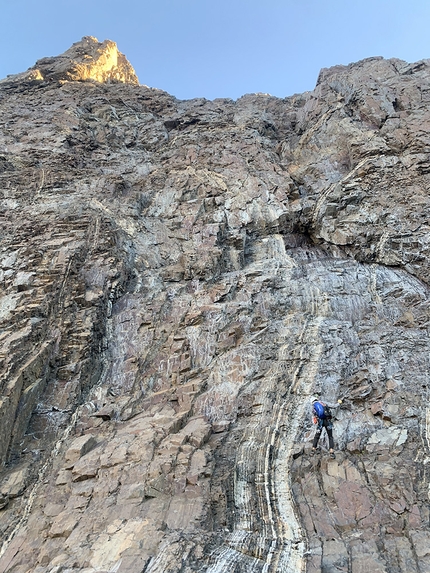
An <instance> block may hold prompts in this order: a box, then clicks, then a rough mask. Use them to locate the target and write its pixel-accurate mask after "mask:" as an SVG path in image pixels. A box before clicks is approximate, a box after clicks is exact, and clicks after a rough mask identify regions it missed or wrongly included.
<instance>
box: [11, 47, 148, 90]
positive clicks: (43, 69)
mask: <svg viewBox="0 0 430 573" xmlns="http://www.w3.org/2000/svg"><path fill="white" fill-rule="evenodd" d="M23 80H24V81H28V80H30V81H31V80H35V81H39V80H40V81H43V80H50V81H54V80H55V81H64V80H65V81H87V80H93V81H96V82H100V83H111V82H119V83H124V84H136V85H138V84H139V80H138V78H137V76H136V73H135V71H134V69H133V66H132V65H131V64H130V62H129V61H128V60H127V58H126V57H125V56H124V54H122V53H121V52H120V51H119V50H118V47H117V45H116V43H115V42H112V41H111V40H105V41H104V42H99V41H98V40H97V38H94V37H93V36H84V37H83V38H82V40H81V41H80V42H76V43H75V44H73V45H72V46H71V47H70V48H69V49H68V50H66V51H65V52H64V53H63V54H60V55H59V56H53V57H49V58H42V59H40V60H37V62H36V63H35V65H34V66H33V67H32V68H30V69H28V70H27V71H26V72H23V73H21V74H16V75H12V76H8V77H7V78H6V79H5V80H3V82H11V81H12V82H15V81H23Z"/></svg>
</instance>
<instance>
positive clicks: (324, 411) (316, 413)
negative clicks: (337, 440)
mask: <svg viewBox="0 0 430 573" xmlns="http://www.w3.org/2000/svg"><path fill="white" fill-rule="evenodd" d="M339 402H340V401H339ZM312 421H313V423H314V424H317V429H316V432H315V436H314V441H313V443H312V454H314V453H315V452H316V451H317V445H318V441H319V439H320V437H321V432H322V430H323V428H325V431H326V432H327V436H328V443H329V448H330V450H329V453H330V457H332V458H335V457H336V456H335V453H334V440H333V422H332V414H331V411H330V408H329V407H328V406H327V404H324V402H321V401H320V400H318V398H314V399H313V400H312Z"/></svg>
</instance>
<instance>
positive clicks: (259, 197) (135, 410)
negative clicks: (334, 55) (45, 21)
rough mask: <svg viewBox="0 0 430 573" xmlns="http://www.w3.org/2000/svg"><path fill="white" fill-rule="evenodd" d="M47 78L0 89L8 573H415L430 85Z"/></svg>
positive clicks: (417, 79)
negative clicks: (239, 93)
mask: <svg viewBox="0 0 430 573" xmlns="http://www.w3.org/2000/svg"><path fill="white" fill-rule="evenodd" d="M89 43H90V44H92V41H89ZM105 44H106V45H108V43H106V42H105V43H104V44H103V45H105ZM72 49H75V48H72ZM66 53H67V52H66ZM60 63H61V58H60V61H59V62H55V61H51V62H50V64H49V66H50V69H51V70H56V69H58V66H60ZM39 68H40V69H42V66H38V69H39ZM52 73H53V75H52V76H51V77H52V81H49V82H48V81H39V82H37V81H36V82H31V81H27V80H26V81H23V80H22V78H21V79H19V78H17V79H16V81H6V82H4V83H3V84H1V87H0V98H1V99H0V107H1V110H2V113H1V116H0V117H1V119H0V122H1V125H0V149H1V151H0V154H1V156H0V182H1V187H0V188H1V190H2V198H1V200H0V206H1V213H0V215H1V225H2V227H1V228H2V243H1V249H2V251H1V254H0V268H1V270H0V279H1V281H2V285H3V292H2V298H1V299H0V318H1V321H2V324H1V333H0V336H1V340H2V361H1V364H0V367H1V369H2V380H3V382H2V387H1V403H0V426H1V433H2V435H3V436H5V437H6V439H5V440H4V441H2V446H1V450H0V455H1V459H2V462H3V469H2V473H1V481H0V494H1V495H0V508H2V509H1V517H2V519H1V520H0V530H1V532H2V538H3V540H4V542H3V546H2V550H1V557H0V571H4V572H11V573H12V572H13V573H21V572H22V573H26V572H29V571H32V572H33V571H34V572H35V573H36V572H37V573H44V572H53V571H63V572H68V573H71V572H73V571H85V572H86V573H91V572H100V571H118V572H134V571H145V572H146V573H150V572H151V573H155V572H160V573H161V572H165V571H169V572H172V573H173V572H177V573H179V572H181V573H191V572H192V571H206V572H208V573H209V572H210V573H216V572H221V571H223V572H224V571H236V572H239V571H254V572H258V571H261V572H269V571H273V572H275V571H276V572H278V571H285V572H289V571H291V572H292V571H294V572H297V571H307V572H312V571H326V572H331V571H345V572H351V573H359V572H362V571H365V570H366V571H367V570H372V571H376V572H386V573H389V572H390V573H391V572H393V573H394V572H396V573H397V572H399V571H402V572H408V573H409V572H417V573H423V572H424V571H428V570H429V568H430V551H429V547H430V545H429V539H430V534H429V526H428V523H429V514H428V488H429V475H428V471H427V467H428V459H429V443H428V435H429V413H428V408H427V399H428V355H429V349H430V342H429V338H428V327H429V316H430V307H429V286H428V269H427V266H428V256H427V250H428V244H429V226H428V220H429V217H428V215H429V198H428V191H427V190H428V186H429V174H428V170H427V169H426V162H427V159H428V157H427V155H428V149H427V147H428V142H427V139H428V129H427V123H428V122H429V111H428V102H427V98H428V94H429V87H428V86H429V78H430V62H428V61H423V62H419V63H418V64H413V65H409V64H406V63H405V62H401V61H399V60H383V59H382V58H372V59H369V60H365V61H363V62H359V63H358V64H352V65H350V66H348V67H341V66H339V67H336V68H332V69H330V70H323V71H322V72H321V74H320V77H319V79H318V83H317V87H316V89H315V90H314V91H313V92H309V93H305V94H303V95H296V96H293V97H291V98H286V99H283V100H282V99H277V98H274V97H271V96H267V95H247V96H244V97H243V98H240V99H239V100H237V101H231V100H225V99H222V100H221V99H220V100H214V101H206V100H203V99H198V100H192V101H178V100H176V99H175V98H173V97H171V96H169V95H168V94H166V93H164V92H162V91H160V90H155V89H150V88H147V87H145V86H139V85H135V84H134V83H133V82H131V83H125V84H119V83H102V82H101V81H99V80H100V79H102V81H103V82H104V81H105V79H106V78H104V79H103V78H100V77H93V80H96V81H92V82H81V81H76V80H78V79H85V78H81V77H79V78H76V77H73V76H68V77H67V78H65V77H64V76H61V77H57V76H56V75H55V73H56V72H54V71H53V72H52ZM41 74H42V75H43V72H41ZM45 74H46V72H45ZM43 77H44V78H45V77H46V76H45V75H43ZM315 394H319V395H321V396H322V397H323V398H324V399H325V400H326V401H327V402H328V403H330V404H332V405H333V406H336V405H337V401H338V400H341V401H342V403H341V405H340V406H338V407H336V408H334V410H335V439H336V446H337V456H336V459H331V458H329V457H328V456H327V453H326V444H325V442H324V440H323V441H322V445H321V447H322V449H321V451H320V452H319V453H318V454H317V455H315V456H311V455H310V451H309V450H310V444H311V439H312V436H313V427H312V424H311V419H310V397H311V396H312V395H315Z"/></svg>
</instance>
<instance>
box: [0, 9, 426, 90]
mask: <svg viewBox="0 0 430 573" xmlns="http://www.w3.org/2000/svg"><path fill="white" fill-rule="evenodd" d="M0 14H1V33H0V54H1V57H0V78H4V77H5V76H6V75H7V74H15V73H18V72H21V71H24V70H26V69H27V68H29V67H30V66H32V65H33V64H34V63H35V61H36V60H37V59H38V58H41V57H44V56H53V55H57V54H60V53H62V52H64V51H65V50H66V49H67V48H69V47H70V46H71V44H72V43H74V42H76V41H78V40H80V39H81V37H82V36H86V35H91V36H95V37H97V38H98V39H99V40H100V41H102V40H105V39H111V40H114V41H115V42H117V44H118V47H119V49H120V51H121V52H123V53H124V54H125V55H126V56H127V58H128V59H129V61H130V62H131V64H132V65H133V67H134V68H135V70H136V73H137V75H138V77H139V80H140V82H141V83H143V84H147V85H149V86H151V87H157V88H160V89H163V90H166V91H168V92H169V93H171V94H173V95H175V96H176V97H178V98H181V99H188V98H193V97H206V98H208V99H214V98H216V97H230V98H233V99H236V98H238V97H240V96H241V95H243V94H245V93H252V92H265V93H270V94H272V95H275V96H278V97H285V96H289V95H292V94H294V93H300V92H303V91H306V90H312V89H313V88H314V87H315V82H316V79H317V76H318V73H319V70H320V69H321V68H323V67H330V66H333V65H336V64H348V63H350V62H354V61H358V60H360V59H363V58H366V57H369V56H384V57H387V58H390V57H397V58H400V59H403V60H406V61H408V62H415V61H418V60H420V59H423V58H430V33H429V31H428V27H429V25H430V2H429V1H428V0H408V1H406V0H391V1H386V0H373V1H372V0H361V1H360V0H358V1H356V2H351V1H349V0H211V1H209V0H115V1H113V0H0Z"/></svg>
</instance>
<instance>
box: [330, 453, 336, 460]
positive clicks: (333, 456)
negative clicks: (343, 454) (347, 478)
mask: <svg viewBox="0 0 430 573" xmlns="http://www.w3.org/2000/svg"><path fill="white" fill-rule="evenodd" d="M330 457H331V458H332V459H333V460H335V459H336V455H335V453H334V452H330Z"/></svg>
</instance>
